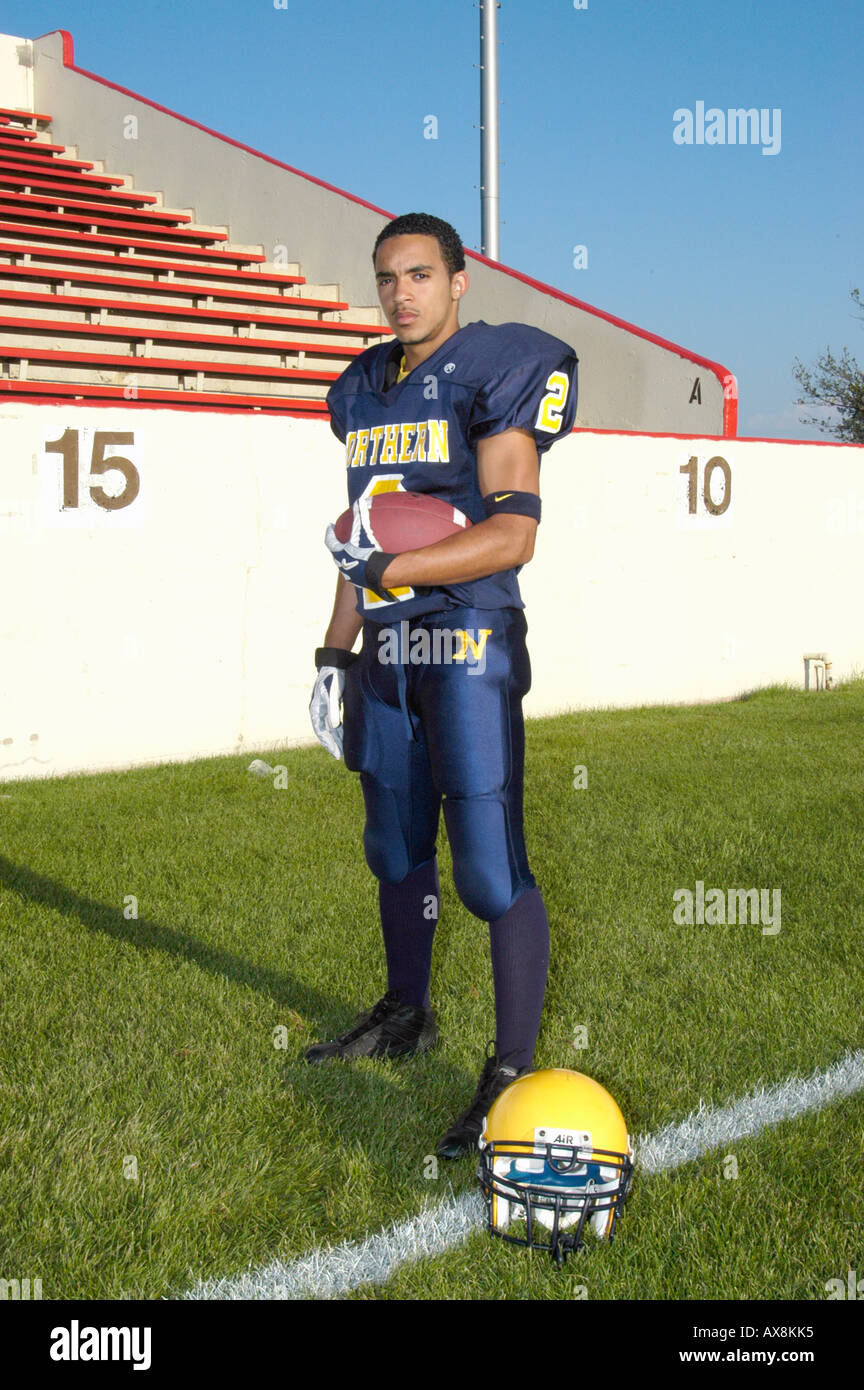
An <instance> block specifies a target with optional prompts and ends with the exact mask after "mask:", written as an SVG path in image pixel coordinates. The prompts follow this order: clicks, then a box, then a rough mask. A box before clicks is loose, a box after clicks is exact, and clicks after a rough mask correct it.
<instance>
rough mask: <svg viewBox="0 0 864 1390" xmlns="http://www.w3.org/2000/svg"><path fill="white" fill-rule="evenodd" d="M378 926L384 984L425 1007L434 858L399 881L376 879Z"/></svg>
mask: <svg viewBox="0 0 864 1390" xmlns="http://www.w3.org/2000/svg"><path fill="white" fill-rule="evenodd" d="M378 905H379V907H380V909H381V930H382V932H383V933H384V951H385V953H386V956H387V988H388V990H398V991H399V993H400V994H401V995H402V998H403V999H404V1000H405V1003H406V1004H413V1005H414V1007H415V1008H421V1007H426V1008H428V1007H429V974H430V971H431V968H432V940H433V937H434V936H435V927H436V926H437V924H438V912H439V906H440V888H439V884H438V861H437V859H436V858H434V857H433V858H432V859H428V860H427V861H426V863H425V864H421V865H420V867H419V868H418V869H413V870H412V872H411V873H410V874H408V875H407V876H406V877H405V878H403V880H402V882H401V883H384V882H381V881H379V883H378Z"/></svg>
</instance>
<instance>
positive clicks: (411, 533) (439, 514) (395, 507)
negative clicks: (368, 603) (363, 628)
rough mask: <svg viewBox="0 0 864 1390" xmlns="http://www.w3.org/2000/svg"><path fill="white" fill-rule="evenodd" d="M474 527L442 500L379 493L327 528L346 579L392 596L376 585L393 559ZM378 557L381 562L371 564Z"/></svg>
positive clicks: (414, 494)
mask: <svg viewBox="0 0 864 1390" xmlns="http://www.w3.org/2000/svg"><path fill="white" fill-rule="evenodd" d="M470 525H471V522H470V520H469V519H468V517H467V516H466V515H465V513H464V512H462V511H460V510H459V508H458V507H454V506H453V504H452V502H445V501H444V500H443V498H441V497H433V496H431V495H429V494H427V493H422V492H402V491H395V492H376V493H373V494H372V496H371V497H361V498H359V499H358V500H357V501H356V502H355V503H354V506H353V507H352V508H351V509H350V510H349V511H347V512H343V513H342V515H341V516H340V517H339V519H338V521H337V522H336V525H335V526H329V527H328V528H327V535H326V537H325V540H326V544H327V547H328V549H329V550H330V551H331V553H332V555H333V559H334V560H335V561H336V564H337V565H338V566H339V569H340V570H341V571H342V573H343V574H344V575H345V578H346V579H349V580H350V581H351V583H352V584H356V585H357V586H358V588H364V589H372V590H373V591H374V592H375V593H379V594H381V596H382V597H389V595H388V594H387V591H386V590H385V589H382V588H380V586H379V585H378V583H376V580H378V579H379V578H380V575H381V574H383V572H384V570H385V569H386V568H387V565H388V564H389V563H390V560H391V559H392V558H393V556H394V555H401V554H402V552H403V551H405V550H421V549H422V548H423V547H424V546H427V545H435V544H436V542H437V541H442V540H444V539H446V537H447V536H455V535H458V533H459V532H460V531H464V530H465V529H466V528H467V527H469V526H470ZM376 554H377V555H378V558H377V559H372V557H373V556H374V555H376ZM370 560H371V561H372V570H373V573H372V574H370V573H369V568H368V567H369V562H370Z"/></svg>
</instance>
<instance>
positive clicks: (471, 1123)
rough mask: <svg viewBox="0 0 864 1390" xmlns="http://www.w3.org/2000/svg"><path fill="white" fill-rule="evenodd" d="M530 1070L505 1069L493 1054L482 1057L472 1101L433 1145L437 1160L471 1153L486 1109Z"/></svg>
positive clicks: (486, 1113)
mask: <svg viewBox="0 0 864 1390" xmlns="http://www.w3.org/2000/svg"><path fill="white" fill-rule="evenodd" d="M530 1070H531V1068H530V1067H522V1068H517V1067H508V1066H506V1065H505V1063H503V1062H502V1061H501V1058H500V1057H499V1056H498V1055H497V1053H493V1054H492V1056H491V1057H487V1058H486V1065H485V1066H484V1068H483V1074H482V1076H481V1077H480V1081H479V1083H478V1085H477V1090H476V1091H475V1093H474V1099H473V1100H472V1102H471V1104H470V1105H469V1106H468V1109H467V1110H465V1111H463V1113H462V1114H461V1115H460V1116H459V1118H458V1120H455V1121H454V1123H453V1124H452V1125H451V1126H450V1128H449V1129H448V1131H447V1133H446V1134H444V1135H442V1137H441V1138H440V1139H439V1140H438V1143H437V1145H436V1152H437V1153H438V1154H439V1156H440V1157H441V1158H461V1157H462V1155H463V1154H469V1153H474V1151H475V1150H476V1148H477V1140H478V1139H479V1138H480V1135H481V1134H482V1133H483V1121H484V1120H485V1119H486V1116H487V1115H488V1113H489V1107H490V1106H491V1104H492V1102H493V1100H495V1098H496V1097H497V1096H500V1094H501V1092H502V1091H504V1090H506V1089H507V1087H508V1086H509V1085H510V1083H511V1082H512V1081H515V1080H516V1078H517V1076H524V1075H525V1073H526V1072H529V1071H530Z"/></svg>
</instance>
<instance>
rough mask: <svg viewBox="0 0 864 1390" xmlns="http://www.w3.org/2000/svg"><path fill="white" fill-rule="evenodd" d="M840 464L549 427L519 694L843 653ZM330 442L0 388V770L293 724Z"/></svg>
mask: <svg viewBox="0 0 864 1390" xmlns="http://www.w3.org/2000/svg"><path fill="white" fill-rule="evenodd" d="M97 432H98V435H99V438H97V437H96V436H97ZM118 434H119V435H121V436H123V438H122V439H119V440H118V439H117V438H116V437H115V438H113V439H112V438H111V436H116V435H118ZM129 436H131V438H130V437H129ZM48 446H51V447H48ZM94 458H95V460H96V466H97V470H98V461H99V459H101V458H104V459H106V460H109V461H110V460H112V459H113V460H115V462H114V464H112V465H111V466H110V467H109V469H108V471H107V472H104V471H103V472H101V473H100V472H98V471H96V472H93V461H94ZM118 459H119V460H121V462H119V464H118V463H117V462H116V460H118ZM122 460H126V462H122ZM862 466H864V453H862V450H861V448H856V447H853V446H841V445H835V446H831V445H827V446H821V445H818V444H796V443H786V442H776V441H767V442H763V441H754V440H730V439H725V440H718V439H711V438H705V437H702V438H698V437H697V438H682V437H676V436H669V435H666V436H657V437H653V436H644V435H641V436H632V435H625V434H607V433H595V432H579V433H576V434H573V435H571V437H570V438H569V439H567V440H562V441H561V442H559V443H558V444H556V446H555V448H554V449H553V450H552V452H551V454H549V455H548V456H547V459H546V461H545V463H544V464H543V470H542V490H543V499H544V512H543V522H542V525H541V528H540V532H539V536H538V545H537V552H536V555H535V558H534V560H533V561H532V563H531V564H530V565H529V566H527V567H526V569H525V570H524V572H523V576H522V583H523V594H524V597H525V600H526V604H527V610H528V621H529V629H530V648H531V655H532V662H533V669H534V686H533V689H532V692H531V694H530V696H529V698H528V700H527V703H526V709H527V712H528V713H529V714H531V715H540V714H545V713H550V712H552V711H555V710H560V709H578V708H585V707H591V706H597V705H610V706H628V705H638V704H641V703H656V702H677V701H682V702H683V701H700V700H712V699H723V698H728V697H732V696H734V695H736V694H739V693H741V692H743V691H745V690H749V689H752V688H754V687H757V686H760V685H764V684H767V683H770V682H773V681H791V682H795V683H797V684H799V685H801V684H803V673H804V666H803V658H804V655H805V653H810V652H825V653H826V654H827V656H828V658H829V660H831V661H832V663H833V675H834V678H835V680H836V679H842V678H843V677H844V676H848V675H849V674H851V673H853V672H854V671H855V670H861V669H862V668H864V617H862V607H861V596H862V594H864V544H862V537H864V481H862ZM343 468H344V462H343V454H342V450H341V447H340V445H339V444H338V443H337V441H336V440H335V439H334V437H333V436H332V434H331V433H330V430H329V428H328V426H327V425H326V423H324V422H322V421H317V420H304V419H295V418H277V417H273V416H264V415H256V416H254V417H252V418H250V417H249V416H248V415H242V414H219V415H215V414H203V413H200V412H195V413H193V412H186V411H181V410H155V409H154V410H144V409H142V410H138V409H134V408H131V409H130V408H126V409H114V408H107V409H100V410H92V409H90V408H82V407H79V408H75V407H70V406H66V405H59V406H58V405H44V406H43V405H32V404H16V403H14V402H11V401H10V402H4V403H2V404H0V477H2V504H0V534H2V546H0V584H2V594H3V618H2V645H0V659H2V679H0V778H2V779H5V780H13V779H16V778H24V777H32V776H47V775H57V774H61V773H67V772H74V771H84V770H93V769H97V768H122V767H128V766H131V765H136V764H143V763H148V762H159V761H168V760H173V759H188V758H193V757H199V756H205V755H208V754H224V753H236V752H243V751H246V750H253V749H256V750H264V749H267V748H271V749H272V748H273V747H274V746H276V745H279V744H287V743H295V742H305V741H307V740H310V739H311V734H310V730H309V725H308V715H307V706H308V702H309V696H310V692H311V685H312V676H313V674H314V672H313V651H314V648H315V647H316V645H318V644H320V642H321V641H322V640H323V634H324V628H325V625H326V620H327V617H328V614H329V609H330V604H331V599H332V593H333V589H334V583H335V570H334V568H333V565H332V562H331V560H330V558H329V556H328V554H327V552H326V550H325V549H324V546H323V543H322V538H323V532H324V529H325V525H326V523H327V522H328V521H329V520H332V519H333V518H335V516H336V515H337V514H338V513H339V512H340V511H341V510H342V509H343V507H344V505H345V479H344V476H343ZM682 470H683V471H682ZM706 474H707V476H708V494H707V495H708V503H707V504H706V501H705V483H706ZM64 486H65V488H66V494H67V497H66V501H67V505H65V506H64V505H63V500H64V496H63V490H64ZM136 486H137V489H138V490H137V495H135V496H134V500H132V501H129V502H128V504H127V505H121V506H115V507H111V506H110V503H111V501H112V499H117V500H119V501H121V502H122V501H123V500H125V499H126V498H129V497H131V496H132V495H133V494H134V493H135V490H136ZM100 489H101V492H100ZM691 494H692V495H691ZM100 499H101V504H100ZM106 502H107V503H108V504H109V505H107V506H106V505H105V504H106ZM691 506H692V507H693V508H695V510H692V511H691ZM814 698H824V697H822V696H814ZM827 698H830V696H829V697H827ZM322 756H323V755H322Z"/></svg>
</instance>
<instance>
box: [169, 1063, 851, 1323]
mask: <svg viewBox="0 0 864 1390" xmlns="http://www.w3.org/2000/svg"><path fill="white" fill-rule="evenodd" d="M861 1090H864V1051H862V1052H851V1053H847V1054H846V1056H845V1057H843V1058H842V1059H841V1060H840V1061H839V1062H835V1063H834V1065H833V1066H831V1067H828V1069H827V1070H826V1071H817V1072H813V1074H812V1075H811V1076H805V1077H791V1078H790V1079H789V1080H788V1081H781V1082H780V1083H779V1085H776V1086H759V1087H757V1088H756V1089H755V1090H754V1091H751V1092H750V1094H749V1095H746V1096H743V1097H742V1098H741V1099H740V1100H736V1101H733V1103H732V1104H731V1105H727V1106H725V1107H724V1108H723V1109H721V1110H715V1109H713V1108H711V1107H708V1106H703V1105H700V1107H699V1109H698V1110H695V1111H693V1113H692V1114H690V1115H688V1116H687V1119H686V1120H682V1122H681V1123H680V1124H673V1125H666V1126H665V1127H664V1128H663V1129H661V1130H658V1131H657V1133H656V1134H648V1135H645V1136H644V1137H642V1138H637V1139H636V1140H634V1144H633V1148H634V1152H635V1159H636V1165H637V1168H638V1169H639V1170H641V1172H643V1173H662V1172H666V1171H668V1170H669V1169H670V1168H678V1167H680V1165H681V1164H682V1163H689V1162H690V1161H691V1160H692V1159H694V1158H699V1156H700V1155H701V1154H704V1153H707V1152H709V1150H711V1149H716V1148H719V1147H721V1146H727V1145H729V1144H731V1143H732V1142H733V1141H734V1140H736V1139H743V1138H744V1137H745V1136H747V1135H752V1134H758V1133H759V1131H760V1130H762V1129H765V1128H766V1127H768V1126H770V1125H776V1124H779V1123H780V1121H781V1120H791V1119H794V1117H795V1116H796V1115H803V1114H805V1112H807V1111H809V1110H821V1108H822V1106H823V1105H828V1104H829V1103H830V1102H831V1101H834V1100H837V1099H839V1097H841V1096H849V1095H853V1094H854V1093H855V1092H856V1091H861ZM483 1221H484V1211H483V1202H482V1199H481V1197H480V1194H479V1191H475V1192H468V1193H463V1194H462V1196H460V1197H455V1198H451V1199H450V1200H449V1201H446V1202H441V1203H440V1204H439V1205H438V1206H434V1207H428V1208H427V1209H426V1210H425V1211H422V1212H420V1214H419V1215H418V1216H414V1217H411V1218H410V1220H407V1221H397V1222H396V1223H395V1224H394V1225H392V1226H388V1227H387V1228H386V1230H384V1231H380V1232H379V1233H378V1234H377V1235H371V1236H367V1238H366V1239H365V1240H362V1241H346V1242H345V1243H344V1244H342V1245H330V1246H325V1247H323V1248H321V1249H319V1250H312V1251H310V1253H309V1254H308V1255H303V1256H302V1257H301V1258H300V1259H299V1260H292V1261H291V1262H290V1263H287V1264H286V1263H280V1262H279V1261H274V1262H273V1263H272V1264H269V1265H264V1266H261V1267H259V1268H258V1269H250V1270H248V1271H247V1272H246V1273H245V1274H240V1275H235V1276H232V1277H231V1278H225V1279H213V1280H208V1281H207V1282H201V1283H199V1284H197V1285H196V1286H195V1288H193V1289H190V1290H189V1292H188V1293H185V1294H183V1295H182V1297H183V1298H191V1299H302V1298H339V1297H340V1295H342V1294H346V1293H350V1292H351V1290H352V1289H356V1288H359V1287H360V1286H361V1285H362V1284H386V1282H387V1280H388V1279H389V1278H390V1276H391V1275H392V1274H393V1273H394V1272H395V1271H396V1270H397V1269H398V1268H399V1266H400V1265H403V1264H407V1263H409V1262H411V1261H414V1260H419V1259H422V1258H423V1257H424V1256H430V1255H440V1254H443V1253H444V1252H445V1251H447V1250H450V1249H452V1248H453V1247H454V1246H455V1245H458V1244H459V1242H460V1241H462V1240H464V1239H465V1238H466V1237H467V1236H469V1235H471V1234H472V1233H473V1232H474V1231H475V1230H477V1229H478V1228H479V1227H481V1226H482V1225H483Z"/></svg>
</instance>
